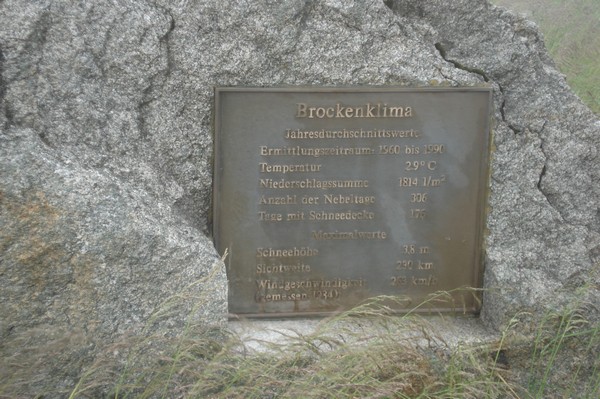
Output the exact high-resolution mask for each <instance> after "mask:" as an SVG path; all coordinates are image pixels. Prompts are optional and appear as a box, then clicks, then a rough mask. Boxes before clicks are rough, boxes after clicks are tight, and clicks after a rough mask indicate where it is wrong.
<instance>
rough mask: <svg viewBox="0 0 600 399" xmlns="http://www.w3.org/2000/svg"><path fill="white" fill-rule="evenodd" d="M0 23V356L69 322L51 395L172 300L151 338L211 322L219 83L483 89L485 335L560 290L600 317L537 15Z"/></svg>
mask: <svg viewBox="0 0 600 399" xmlns="http://www.w3.org/2000/svg"><path fill="white" fill-rule="evenodd" d="M0 22H1V23H0V129H1V130H0V287H1V292H0V300H1V301H2V304H3V306H2V307H1V308H0V320H1V321H0V323H1V325H0V334H1V337H2V341H3V344H2V346H3V348H2V350H3V353H5V354H6V353H8V355H7V356H9V357H8V358H12V357H10V356H13V357H14V358H15V359H17V358H18V356H19V355H18V352H19V350H18V349H10V348H17V347H18V345H16V344H14V343H15V342H23V341H19V339H20V338H19V337H22V336H23V334H27V333H30V334H31V336H32V337H35V338H32V339H33V340H34V341H35V345H34V346H36V345H37V347H39V348H41V349H39V350H40V351H42V352H43V350H44V344H43V342H44V339H46V341H48V342H50V341H52V342H56V340H55V339H54V338H53V337H57V336H59V337H60V336H61V334H63V332H65V331H70V332H71V333H72V340H71V341H70V342H71V343H70V344H69V348H71V350H72V353H71V354H70V355H69V354H65V356H64V359H63V361H62V364H61V365H60V366H52V367H50V366H49V368H48V376H50V377H48V378H56V379H57V381H59V382H57V384H58V385H61V384H62V385H63V386H65V387H66V388H68V387H69V386H70V384H71V383H73V382H74V381H76V378H77V371H78V370H79V369H81V368H82V367H80V365H79V363H78V362H76V361H73V359H83V358H86V356H88V357H89V358H90V359H93V357H94V354H95V353H96V352H97V351H98V350H99V349H98V348H101V347H102V346H103V345H106V344H107V343H110V342H112V341H114V340H116V339H117V337H119V336H121V335H122V334H124V333H125V332H128V331H134V332H135V331H141V330H142V329H143V328H144V326H147V325H148V323H149V320H154V319H152V315H153V314H156V312H157V311H158V310H159V309H161V307H162V306H164V304H165V303H171V302H169V298H173V297H175V296H177V295H179V297H186V298H195V300H192V299H188V300H183V301H180V302H178V305H177V306H173V307H172V308H171V309H170V311H169V312H167V314H166V316H164V317H163V318H161V319H160V320H159V322H157V323H155V325H154V327H153V328H154V331H156V332H158V333H163V334H177V333H178V331H179V329H180V327H181V326H182V325H183V324H184V323H186V320H189V317H192V318H193V319H194V320H196V321H198V322H199V323H205V324H207V325H210V324H215V323H216V324H219V323H221V322H222V321H223V320H224V317H225V313H226V303H225V302H226V297H227V295H226V289H227V288H226V278H225V273H224V268H223V264H222V262H220V260H219V255H218V254H217V253H216V251H215V249H214V247H213V245H212V242H211V240H210V238H209V235H210V224H211V220H210V219H211V218H210V209H211V184H212V181H211V176H212V170H211V167H212V166H211V162H212V112H213V88H214V86H230V85H246V86H285V85H330V86H333V85H424V86H426V85H436V84H444V85H480V84H486V85H490V86H491V87H493V88H494V104H495V107H494V119H495V121H494V143H495V148H494V155H493V160H492V174H491V189H490V198H489V202H490V212H489V217H488V238H487V244H486V247H487V257H486V264H485V287H486V289H487V292H486V294H485V297H484V306H483V313H482V319H483V320H484V321H485V322H486V323H487V324H488V325H490V326H493V327H494V328H498V329H500V328H502V326H504V325H506V323H507V322H508V321H509V320H510V319H511V317H512V316H513V315H515V313H517V312H528V313H529V314H532V315H537V316H540V315H542V314H543V313H544V312H545V311H547V310H551V309H555V308H557V307H560V306H565V304H567V303H571V302H572V301H574V300H581V301H583V302H585V303H587V304H588V307H587V309H588V311H589V314H590V317H598V314H599V313H600V310H599V309H598V303H600V301H599V300H600V294H599V292H598V287H599V285H600V279H599V277H598V269H599V268H600V266H599V263H600V211H599V209H598V206H599V204H600V184H599V183H600V167H599V164H600V162H599V152H600V121H599V120H598V118H597V116H596V115H594V114H593V113H592V112H590V111H589V109H587V108H586V107H585V106H584V105H583V104H582V103H581V101H580V100H579V99H578V98H577V97H576V96H575V95H574V94H573V93H572V92H571V91H570V89H569V88H568V86H567V84H566V82H565V79H564V77H563V76H562V75H561V74H560V73H559V72H558V71H557V70H556V68H555V65H554V64H553V62H552V60H551V59H550V58H549V56H548V53H547V51H546V49H545V47H544V42H543V38H542V37H541V36H540V33H539V32H538V30H537V28H536V27H535V25H533V24H532V23H531V22H529V21H527V20H525V19H523V18H521V17H519V16H516V15H514V14H512V13H510V12H508V11H506V10H505V9H503V8H499V7H495V6H492V5H491V4H490V3H488V2H487V1H485V0H444V1H441V0H431V1H426V2H423V1H416V0H386V1H379V0H361V1H359V0H356V1H342V0H323V1H304V0H289V1H285V2H274V1H268V0H260V1H251V2H250V1H248V2H240V1H231V0H219V1H216V0H212V1H211V0H202V1H178V2H172V1H165V0H143V1H142V0H139V1H129V2H114V1H107V0H98V1H94V2H72V1H68V0H40V1H36V2H25V1H20V0H4V1H1V2H0ZM233 155H234V154H233ZM249 234H251V232H249ZM194 283H196V284H194ZM183 293H186V295H182V294H183ZM187 294H189V295H187ZM580 295H581V297H580ZM198 298H199V299H198ZM198 300H200V301H201V302H200V305H198ZM534 318H535V317H534ZM44 337H46V338H44ZM36 340H41V341H36ZM28 342H29V341H28ZM40 342H41V343H40ZM23 345H25V344H23ZM46 348H48V346H46ZM11 351H12V352H11ZM49 353H50V352H49ZM59 363H60V362H59ZM66 364H71V366H70V368H69V367H68V366H66ZM57 370H58V371H57ZM2 373H3V374H6V373H8V374H10V373H11V370H10V367H5V368H2ZM57 376H58V377H57ZM32 389H33V388H32Z"/></svg>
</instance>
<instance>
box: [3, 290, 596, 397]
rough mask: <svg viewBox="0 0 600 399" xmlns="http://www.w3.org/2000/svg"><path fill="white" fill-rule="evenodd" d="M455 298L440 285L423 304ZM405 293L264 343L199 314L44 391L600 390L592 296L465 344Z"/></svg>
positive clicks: (546, 393)
mask: <svg viewBox="0 0 600 399" xmlns="http://www.w3.org/2000/svg"><path fill="white" fill-rule="evenodd" d="M450 296H451V295H450V293H446V292H440V293H437V294H435V295H433V296H432V297H431V298H430V301H429V303H424V304H422V305H420V306H421V307H427V306H428V305H429V304H434V303H436V302H437V301H439V300H445V299H447V298H449V297H450ZM583 296H584V295H581V297H583ZM405 300H406V298H396V297H378V298H373V299H372V300H370V301H369V302H367V303H365V304H362V305H361V306H358V307H356V308H355V309H352V310H350V311H347V312H344V313H342V314H339V315H336V316H334V317H330V318H327V319H323V320H322V321H320V322H319V323H318V325H317V327H316V328H315V329H314V331H313V332H311V333H308V334H301V333H289V334H288V335H286V336H285V338H286V340H285V342H283V341H280V342H271V341H269V342H258V343H260V348H259V349H256V345H254V344H256V343H257V342H253V341H249V340H248V339H247V338H245V339H242V338H240V337H239V336H237V335H236V333H235V332H234V331H231V330H228V329H227V328H219V329H212V330H207V329H206V327H203V326H202V325H201V324H196V323H195V322H192V321H190V323H189V324H188V325H186V326H185V327H184V330H183V331H181V332H180V334H178V335H173V336H166V335H164V334H162V335H157V334H151V333H148V332H141V333H140V334H138V335H126V336H123V337H122V339H121V340H119V341H118V342H115V343H113V344H112V345H110V346H108V347H106V348H104V349H103V350H102V351H100V353H99V354H98V355H97V356H96V358H95V360H94V361H93V362H92V363H91V364H88V365H86V366H84V368H83V371H82V375H81V377H80V378H79V381H78V383H77V384H76V385H75V386H72V387H66V388H64V389H63V390H60V389H57V388H56V387H51V386H49V387H46V388H45V389H43V392H41V393H42V394H43V395H47V396H48V397H68V398H98V397H103V398H115V399H116V398H261V399H262V398H422V399H426V398H523V399H526V398H527V399H529V398H563V397H564V398H567V397H573V398H597V397H600V355H599V354H600V324H599V323H595V324H594V323H591V322H590V321H589V320H587V319H586V315H587V314H588V313H589V312H588V310H587V309H588V308H587V306H588V304H586V303H585V302H583V301H576V302H575V303H573V304H572V305H571V306H568V307H566V308H564V309H563V310H561V311H560V312H555V313H548V314H546V315H545V316H544V317H543V319H542V321H541V323H539V324H538V325H537V326H533V327H534V328H532V325H531V323H532V321H531V320H533V318H532V317H531V315H530V314H526V313H519V314H517V315H515V317H514V318H513V320H511V322H510V323H509V324H508V326H507V327H506V329H505V330H504V331H502V332H501V333H500V334H499V335H498V337H497V339H495V340H490V341H489V342H486V343H481V344H470V343H462V344H459V343H448V342H446V341H445V339H444V334H439V333H436V332H435V331H436V328H435V326H439V325H441V324H440V322H443V321H444V319H443V317H442V316H439V315H438V316H435V317H436V319H435V321H434V320H432V319H431V318H430V317H424V316H419V315H417V314H416V313H412V312H409V313H408V314H406V315H401V316H398V315H396V314H394V313H392V312H391V310H390V304H391V302H394V301H399V302H402V303H404V302H405ZM199 302H201V300H200V301H199ZM172 305H173V303H171V302H168V307H170V306H172ZM415 309H416V308H415ZM163 312H164V310H163V311H159V312H157V319H159V318H160V317H161V314H163ZM448 317H452V316H448ZM525 331H533V333H532V334H525ZM446 336H447V335H446ZM253 348H254V349H253ZM22 353H24V351H22ZM37 371H38V370H36V369H35V368H33V369H29V370H25V369H22V370H20V371H19V372H20V374H19V378H18V379H12V380H11V379H8V380H6V381H3V382H2V383H1V384H0V398H17V397H36V396H35V395H34V394H32V392H31V391H30V390H28V387H27V383H26V381H27V378H30V380H34V379H35V380H39V378H38V377H39V376H37V375H36V372H37ZM27 372H28V373H29V374H28V375H29V377H27V374H25V373H27ZM37 393H40V392H35V394H37ZM43 395H42V396H40V397H43Z"/></svg>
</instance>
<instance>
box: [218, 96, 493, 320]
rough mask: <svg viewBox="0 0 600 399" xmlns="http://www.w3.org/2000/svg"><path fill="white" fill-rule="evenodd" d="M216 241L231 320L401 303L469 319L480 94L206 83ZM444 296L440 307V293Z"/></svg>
mask: <svg viewBox="0 0 600 399" xmlns="http://www.w3.org/2000/svg"><path fill="white" fill-rule="evenodd" d="M215 96H216V118H215V119H216V120H215V125H216V126H215V176H214V220H213V223H214V239H215V245H216V247H217V249H218V250H219V251H220V253H224V252H225V251H226V250H227V251H228V253H229V256H228V257H227V258H226V265H227V273H228V279H229V311H230V313H231V314H237V315H245V316H253V317H257V316H265V317H266V316H303V315H319V314H329V313H332V312H338V311H341V310H346V309H349V308H352V307H354V306H356V305H357V304H359V303H361V302H362V301H364V300H366V299H368V298H370V297H374V296H378V295H392V296H406V297H408V298H410V301H408V300H407V301H406V302H404V303H397V304H394V305H393V306H394V308H395V310H398V311H406V310H408V309H412V308H413V307H414V306H416V305H418V304H419V303H421V302H423V301H425V300H427V299H428V298H431V294H432V293H435V292H438V291H452V293H451V295H449V296H448V297H447V298H446V300H435V301H431V302H429V303H428V306H425V307H422V309H426V310H432V308H434V309H435V310H436V311H446V310H456V309H459V310H461V311H463V310H464V311H467V312H477V311H478V309H479V300H478V298H477V296H476V295H472V293H468V292H464V291H460V290H457V289H458V288H460V287H480V286H481V275H482V256H483V255H482V252H483V251H482V243H483V231H484V213H485V208H486V206H485V199H486V188H487V178H488V164H489V120H490V104H491V89H489V88H473V87H471V88H217V89H216V94H215ZM438 299H442V298H438Z"/></svg>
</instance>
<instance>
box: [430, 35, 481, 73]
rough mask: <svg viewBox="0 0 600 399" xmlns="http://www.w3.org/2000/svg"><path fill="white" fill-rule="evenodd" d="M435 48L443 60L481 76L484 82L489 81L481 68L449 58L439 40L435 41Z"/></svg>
mask: <svg viewBox="0 0 600 399" xmlns="http://www.w3.org/2000/svg"><path fill="white" fill-rule="evenodd" d="M435 48H436V49H437V51H438V52H439V53H440V56H441V57H442V58H443V59H444V61H446V62H449V63H451V64H452V65H454V67H455V68H458V69H461V70H463V71H466V72H469V73H474V74H476V75H479V76H480V77H481V79H483V81H484V82H489V81H490V79H489V78H488V76H487V75H486V73H485V71H483V70H482V69H479V68H471V67H468V66H466V65H463V64H461V63H460V62H458V61H456V60H451V59H449V58H448V57H447V54H446V50H445V49H444V46H443V45H442V43H441V42H437V43H435Z"/></svg>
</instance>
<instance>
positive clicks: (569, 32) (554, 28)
mask: <svg viewBox="0 0 600 399" xmlns="http://www.w3.org/2000/svg"><path fill="white" fill-rule="evenodd" d="M492 2H493V3H495V4H497V5H502V6H505V7H507V8H509V9H512V10H515V11H517V12H520V13H525V15H526V16H527V17H528V18H529V19H531V20H533V21H534V22H536V23H537V24H538V26H539V27H540V30H541V31H542V33H543V34H544V38H545V42H546V47H547V48H548V50H549V52H550V54H551V55H552V57H553V59H554V60H555V62H556V64H557V66H558V68H559V69H560V70H561V72H563V73H564V74H565V75H566V77H567V82H568V83H569V85H570V86H571V88H572V89H573V91H574V92H575V93H576V94H577V95H578V96H579V97H580V98H581V99H582V101H583V102H584V103H585V104H587V106H588V107H590V109H591V110H592V111H594V112H595V113H596V114H600V3H599V2H598V0H492Z"/></svg>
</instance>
